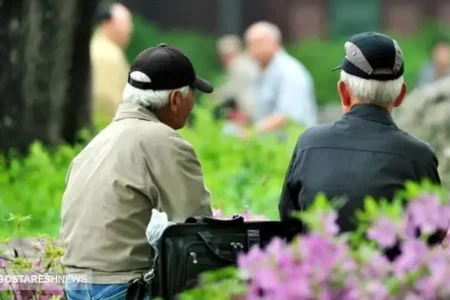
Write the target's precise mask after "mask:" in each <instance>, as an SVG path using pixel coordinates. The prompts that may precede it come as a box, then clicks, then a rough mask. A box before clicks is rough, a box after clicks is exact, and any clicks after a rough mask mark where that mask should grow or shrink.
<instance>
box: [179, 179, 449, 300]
mask: <svg viewBox="0 0 450 300" xmlns="http://www.w3.org/2000/svg"><path fill="white" fill-rule="evenodd" d="M449 200H450V199H449V198H448V197H447V195H445V193H441V191H440V189H438V188H436V187H432V186H430V185H429V184H426V183H425V184H423V185H422V186H419V185H417V184H414V183H408V184H407V189H406V191H405V192H402V193H400V194H399V196H398V197H397V198H396V199H395V200H394V201H393V202H392V203H388V202H387V201H379V202H378V201H375V200H374V199H370V198H368V199H367V200H366V206H365V210H364V211H363V212H359V213H358V219H359V222H360V223H359V224H360V228H359V229H360V230H359V231H357V232H355V233H350V234H346V235H336V234H337V233H338V231H339V228H338V226H337V225H336V223H335V221H336V217H337V213H336V211H335V210H334V209H333V207H332V205H331V204H330V203H329V202H328V201H327V200H326V198H325V197H324V196H322V195H319V196H318V198H317V199H316V201H315V202H314V204H313V207H311V208H310V209H309V210H308V211H306V212H303V213H300V214H299V218H300V219H302V221H303V222H305V223H306V224H308V228H309V229H310V233H309V234H306V235H302V236H299V237H298V238H297V239H296V240H294V241H293V242H292V243H291V244H286V243H284V242H283V241H282V240H280V239H274V240H273V241H272V242H271V244H270V245H268V246H267V248H266V249H264V250H261V249H259V248H258V247H254V248H252V249H251V250H250V251H249V252H248V253H247V254H241V255H240V256H239V259H238V264H239V268H238V269H235V268H228V269H225V270H221V271H218V272H213V273H209V274H206V275H205V276H204V278H203V285H202V286H201V287H200V288H198V289H195V290H192V291H189V292H186V293H185V294H184V295H183V296H182V297H181V299H186V300H189V299H233V297H235V298H236V299H284V300H289V299H296V300H301V299H305V300H307V299H333V300H340V299H355V300H357V299H380V300H388V299H437V300H439V299H449V297H450V288H449V287H448V283H447V278H448V276H449V274H450V268H449V266H450V252H449V251H448V249H445V248H444V247H441V246H440V245H437V244H431V243H429V237H430V236H431V235H433V234H435V233H436V232H439V231H441V232H442V231H444V232H446V231H447V229H448V228H449V227H450V201H449ZM405 206H406V209H404V208H403V207H405ZM418 231H420V233H419V234H418ZM361 233H364V235H361ZM393 247H396V248H397V250H398V254H397V255H396V256H389V255H387V254H386V253H387V251H386V249H392V248H393Z"/></svg>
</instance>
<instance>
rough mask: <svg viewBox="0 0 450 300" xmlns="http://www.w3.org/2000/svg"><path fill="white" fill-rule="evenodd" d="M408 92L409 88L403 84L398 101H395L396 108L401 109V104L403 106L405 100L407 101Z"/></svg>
mask: <svg viewBox="0 0 450 300" xmlns="http://www.w3.org/2000/svg"><path fill="white" fill-rule="evenodd" d="M407 91H408V88H407V87H406V83H403V84H402V89H401V91H400V94H399V95H398V97H397V99H395V102H394V107H399V106H400V104H402V102H403V99H405V96H406V92H407Z"/></svg>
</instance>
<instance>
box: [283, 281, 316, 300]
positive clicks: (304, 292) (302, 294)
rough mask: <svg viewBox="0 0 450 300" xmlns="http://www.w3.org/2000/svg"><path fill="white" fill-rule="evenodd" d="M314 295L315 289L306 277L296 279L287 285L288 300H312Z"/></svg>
mask: <svg viewBox="0 0 450 300" xmlns="http://www.w3.org/2000/svg"><path fill="white" fill-rule="evenodd" d="M313 295H314V294H313V288H312V287H311V285H310V283H309V280H308V279H307V278H305V277H303V278H301V277H296V278H295V279H294V278H293V280H288V282H287V283H286V296H287V299H311V298H312V297H313Z"/></svg>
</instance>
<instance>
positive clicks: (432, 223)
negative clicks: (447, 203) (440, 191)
mask: <svg viewBox="0 0 450 300" xmlns="http://www.w3.org/2000/svg"><path fill="white" fill-rule="evenodd" d="M441 214H442V213H441V207H440V203H439V198H438V196H436V195H423V196H421V197H419V198H418V199H416V200H413V201H412V202H410V204H409V206H408V209H407V215H408V216H409V217H410V218H411V221H412V224H413V225H414V226H415V227H416V228H419V229H420V230H421V232H422V233H425V234H428V233H435V232H436V230H437V229H441V228H440V225H441V224H440V223H442V221H440V220H439V219H440V217H441ZM446 222H447V224H448V218H447V221H446ZM442 229H448V227H446V228H442Z"/></svg>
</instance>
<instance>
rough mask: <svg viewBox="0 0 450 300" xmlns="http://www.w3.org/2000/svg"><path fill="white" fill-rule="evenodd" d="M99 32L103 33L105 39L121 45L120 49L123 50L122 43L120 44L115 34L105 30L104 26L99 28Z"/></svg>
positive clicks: (118, 45)
mask: <svg viewBox="0 0 450 300" xmlns="http://www.w3.org/2000/svg"><path fill="white" fill-rule="evenodd" d="M98 33H99V34H100V35H102V36H103V37H104V38H105V39H107V40H108V41H110V42H111V43H112V44H114V45H116V46H117V47H119V48H120V49H122V50H123V47H122V45H120V44H119V43H118V42H117V41H116V40H115V39H114V36H113V34H111V32H109V31H108V30H104V29H102V28H99V30H98Z"/></svg>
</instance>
